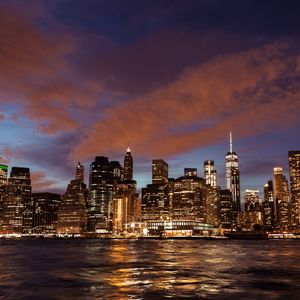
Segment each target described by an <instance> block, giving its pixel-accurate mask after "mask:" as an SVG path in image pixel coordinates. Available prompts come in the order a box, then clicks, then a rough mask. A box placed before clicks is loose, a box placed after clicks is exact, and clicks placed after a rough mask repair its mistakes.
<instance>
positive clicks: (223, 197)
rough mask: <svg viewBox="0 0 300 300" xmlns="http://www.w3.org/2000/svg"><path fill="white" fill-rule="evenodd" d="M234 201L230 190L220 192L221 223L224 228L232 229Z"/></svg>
mask: <svg viewBox="0 0 300 300" xmlns="http://www.w3.org/2000/svg"><path fill="white" fill-rule="evenodd" d="M232 208H233V201H232V192H231V191H230V190H226V189H225V190H220V221H221V227H222V228H231V226H232V223H233V220H232V218H233V217H232V214H233V210H232Z"/></svg>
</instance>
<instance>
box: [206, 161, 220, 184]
mask: <svg viewBox="0 0 300 300" xmlns="http://www.w3.org/2000/svg"><path fill="white" fill-rule="evenodd" d="M204 178H205V181H206V184H209V185H210V186H212V187H215V186H217V170H216V169H215V162H214V161H213V160H206V161H205V162H204Z"/></svg>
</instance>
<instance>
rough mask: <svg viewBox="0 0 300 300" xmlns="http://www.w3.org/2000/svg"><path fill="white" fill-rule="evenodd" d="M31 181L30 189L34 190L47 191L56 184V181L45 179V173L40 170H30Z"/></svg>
mask: <svg viewBox="0 0 300 300" xmlns="http://www.w3.org/2000/svg"><path fill="white" fill-rule="evenodd" d="M30 176H31V182H32V190H33V191H35V192H38V191H47V190H48V189H50V188H52V187H53V185H55V184H57V183H58V181H56V180H50V179H47V177H46V175H45V173H44V172H42V171H35V172H31V175H30Z"/></svg>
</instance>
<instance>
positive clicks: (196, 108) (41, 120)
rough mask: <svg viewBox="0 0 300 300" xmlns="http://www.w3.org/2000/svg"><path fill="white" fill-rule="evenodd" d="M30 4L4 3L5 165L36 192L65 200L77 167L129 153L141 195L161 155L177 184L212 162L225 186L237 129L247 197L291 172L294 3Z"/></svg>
mask: <svg viewBox="0 0 300 300" xmlns="http://www.w3.org/2000/svg"><path fill="white" fill-rule="evenodd" d="M28 3H29V2H26V3H25V2H23V1H1V4H0V25H1V28H2V29H1V31H0V38H1V46H0V50H1V57H0V67H1V74H0V126H1V143H0V163H3V164H8V165H9V166H25V167H29V168H30V169H31V170H32V171H33V172H32V180H33V183H34V186H33V188H34V190H36V191H52V192H59V193H63V192H64V191H65V188H66V186H67V185H68V183H69V180H70V178H71V175H72V174H73V166H74V165H75V164H76V163H77V161H81V162H82V164H84V166H85V167H86V169H87V166H88V164H89V162H91V161H92V159H93V158H94V157H95V156H96V155H105V156H107V157H110V158H111V159H112V160H117V161H122V159H123V152H124V150H125V149H126V147H127V146H129V147H130V148H131V149H132V153H133V156H134V166H135V167H134V168H135V170H134V176H135V177H136V178H137V179H138V180H137V181H138V188H139V189H140V188H142V187H143V186H145V185H146V184H147V183H148V182H149V180H150V178H151V160H152V159H155V158H158V159H159V158H161V159H164V160H165V161H166V162H168V164H169V165H170V169H169V173H170V177H179V176H181V175H182V174H183V170H184V168H189V167H197V169H198V173H199V175H200V174H201V175H202V173H203V172H202V169H203V162H204V161H205V160H214V162H215V168H216V169H217V172H218V180H219V184H220V185H221V186H223V187H224V186H225V167H224V155H225V154H226V153H227V152H228V149H229V145H228V133H229V131H232V132H233V141H234V145H233V147H234V150H235V151H236V152H237V153H238V155H239V170H240V174H241V178H240V181H241V192H242V193H243V191H244V190H245V189H259V191H260V195H262V193H263V185H264V184H265V183H266V182H267V181H268V180H269V179H270V178H272V173H273V168H274V167H275V166H280V167H283V172H284V174H288V160H287V151H288V150H293V149H299V142H298V140H299V133H298V129H297V128H299V125H300V123H299V118H298V114H297V112H298V111H299V109H300V106H299V105H300V104H299V100H298V99H299V95H300V92H299V88H298V86H299V78H300V76H299V75H300V72H299V70H300V68H299V61H300V60H299V57H300V51H299V37H298V36H299V28H300V26H299V25H300V24H299V23H300V21H299V18H298V15H299V11H300V5H299V4H298V3H297V2H296V1H289V2H288V4H283V2H282V1H277V0H276V1H264V2H260V1H246V2H236V1H229V2H227V1H192V0H191V1H187V2H185V3H183V2H182V1H171V2H169V1H159V2H152V3H146V2H143V3H142V2H140V1H130V2H129V3H124V2H123V1H113V2H111V3H105V2H102V1H89V2H87V3H82V1H71V2H69V1H52V2H51V3H50V2H49V1H30V3H29V4H28ZM297 138H298V139H297ZM86 172H87V170H86ZM241 198H243V197H241Z"/></svg>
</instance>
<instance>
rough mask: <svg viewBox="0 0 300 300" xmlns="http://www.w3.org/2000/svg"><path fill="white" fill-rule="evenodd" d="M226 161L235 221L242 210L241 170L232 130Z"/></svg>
mask: <svg viewBox="0 0 300 300" xmlns="http://www.w3.org/2000/svg"><path fill="white" fill-rule="evenodd" d="M225 162H226V187H227V189H228V190H229V191H230V192H231V193H232V218H233V219H232V220H233V222H235V220H236V219H237V216H238V213H239V212H240V211H241V195H240V171H239V166H238V155H237V154H236V153H235V152H233V148H232V134H231V132H230V149H229V152H228V153H227V154H226V157H225Z"/></svg>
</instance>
